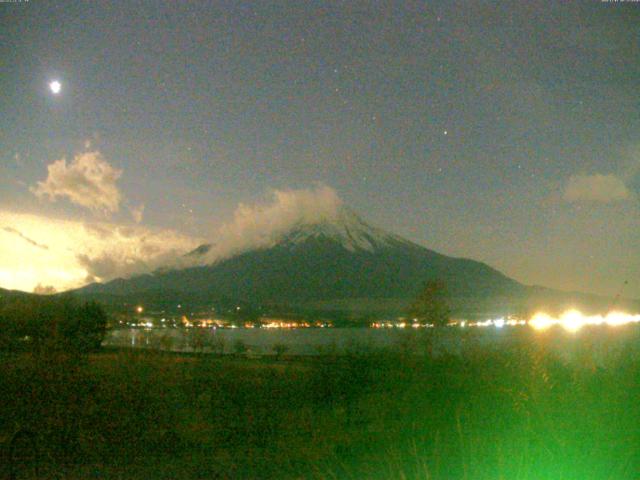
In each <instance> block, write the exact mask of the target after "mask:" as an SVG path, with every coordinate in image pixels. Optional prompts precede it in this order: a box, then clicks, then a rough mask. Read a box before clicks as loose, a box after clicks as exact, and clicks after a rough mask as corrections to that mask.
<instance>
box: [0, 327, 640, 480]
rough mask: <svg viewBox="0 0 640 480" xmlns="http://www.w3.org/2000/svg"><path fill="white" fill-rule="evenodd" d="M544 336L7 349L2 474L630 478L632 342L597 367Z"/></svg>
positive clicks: (635, 471) (638, 400)
mask: <svg viewBox="0 0 640 480" xmlns="http://www.w3.org/2000/svg"><path fill="white" fill-rule="evenodd" d="M592 334H593V335H596V334H608V333H607V332H592ZM618 334H621V333H618ZM550 335H552V333H549V334H546V335H537V336H535V337H534V336H532V335H531V334H530V333H529V332H524V331H523V334H522V336H523V338H522V341H521V342H516V344H515V345H514V346H513V347H510V348H509V349H504V350H502V351H499V352H487V351H482V350H480V349H478V350H477V351H476V352H475V353H473V349H471V351H472V353H470V354H468V355H466V356H465V357H464V358H457V357H442V358H439V359H428V358H425V357H422V356H416V355H413V354H412V347H411V345H410V344H407V346H406V348H403V349H395V350H394V351H379V352H372V351H367V350H366V349H358V348H357V347H355V346H354V348H353V351H352V352H351V353H350V354H349V355H347V356H343V357H332V356H329V355H327V356H323V357H316V358H305V359H302V358H287V357H286V356H285V357H282V358H280V359H277V358H270V359H245V358H231V357H224V358H219V357H215V356H211V355H201V356H198V355H184V354H180V355H177V354H170V353H164V354H163V353H155V352H149V351H147V352H140V351H136V352H127V351H119V352H117V351H112V352H102V353H99V354H93V355H89V356H69V355H65V354H63V353H61V352H58V353H52V352H49V353H46V354H40V355H34V354H12V355H5V356H4V357H2V363H1V365H0V440H1V441H2V455H3V457H2V462H0V464H1V465H2V467H0V468H1V469H3V470H1V471H0V478H3V476H4V477H6V478H10V475H11V470H13V474H14V475H15V478H65V479H67V478H69V479H76V478H77V479H80V478H82V479H86V478H105V479H129V478H131V479H156V478H161V479H189V478H194V479H200V478H202V479H205V478H206V479H215V478H220V479H222V478H234V479H235V478H258V479H269V478H274V479H276V478H277V479H288V478H317V479H364V478H371V479H387V478H390V479H414V478H415V479H443V480H444V479H446V480H451V479H469V480H481V479H491V480H494V479H507V480H514V479H527V480H529V479H531V480H534V479H535V480H544V479H549V480H551V479H553V480H557V479H563V480H567V479H581V480H582V479H589V480H596V479H616V480H620V479H637V478H639V477H638V475H639V473H640V354H639V353H640V349H639V348H638V346H637V345H635V342H636V341H635V340H633V339H632V338H631V337H636V336H635V335H630V340H629V342H627V344H626V347H625V348H622V349H621V350H619V351H616V352H614V353H612V355H611V358H610V359H609V361H608V363H607V365H605V366H603V365H602V364H599V363H598V362H594V361H593V359H592V358H591V353H590V347H589V341H588V335H586V334H585V342H584V347H583V348H581V349H580V350H579V351H577V352H575V355H576V356H577V357H574V358H577V359H578V360H577V361H573V362H572V363H571V364H567V363H565V362H563V361H561V360H560V359H559V358H558V357H556V355H555V354H553V353H551V352H550V350H549V348H548V346H549V345H548V343H549V342H550V340H551V339H550ZM16 432H20V433H18V435H17V436H14V435H15V434H16ZM11 438H14V441H13V443H11ZM10 444H11V445H12V448H9V445H10Z"/></svg>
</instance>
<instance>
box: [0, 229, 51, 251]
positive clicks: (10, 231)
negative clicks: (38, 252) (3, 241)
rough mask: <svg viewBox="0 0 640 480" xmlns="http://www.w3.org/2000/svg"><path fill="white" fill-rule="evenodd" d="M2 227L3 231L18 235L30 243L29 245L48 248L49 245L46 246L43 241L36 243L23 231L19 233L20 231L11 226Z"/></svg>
mask: <svg viewBox="0 0 640 480" xmlns="http://www.w3.org/2000/svg"><path fill="white" fill-rule="evenodd" d="M2 229H3V230H4V231H5V232H8V233H13V234H14V235H17V236H19V237H20V238H21V239H23V240H24V241H25V242H27V243H30V244H31V245H33V246H34V247H38V248H42V249H43V250H48V249H49V247H47V246H46V245H45V244H43V243H38V242H36V241H35V240H33V239H31V238H29V237H27V236H26V235H24V234H23V233H21V232H20V231H18V230H16V229H15V228H12V227H2Z"/></svg>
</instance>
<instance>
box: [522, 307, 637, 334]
mask: <svg viewBox="0 0 640 480" xmlns="http://www.w3.org/2000/svg"><path fill="white" fill-rule="evenodd" d="M628 323H640V314H635V315H632V314H629V313H624V312H609V313H608V314H607V315H606V316H603V315H584V314H583V313H582V312H580V311H578V310H567V311H566V312H564V313H563V314H562V315H560V317H558V318H553V317H550V316H549V315H547V314H546V313H536V314H535V315H534V316H533V317H532V318H531V320H529V325H530V326H531V327H533V328H534V329H536V330H546V329H547V328H549V327H551V326H553V325H560V326H561V327H562V328H564V329H565V330H567V331H569V332H577V331H578V330H580V329H581V328H582V327H584V326H585V325H608V326H611V327H617V326H620V325H626V324H628Z"/></svg>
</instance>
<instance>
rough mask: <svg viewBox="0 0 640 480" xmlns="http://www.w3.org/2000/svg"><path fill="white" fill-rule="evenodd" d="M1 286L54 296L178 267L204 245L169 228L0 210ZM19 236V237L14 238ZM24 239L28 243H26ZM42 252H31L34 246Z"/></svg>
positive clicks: (196, 239) (201, 241)
mask: <svg viewBox="0 0 640 480" xmlns="http://www.w3.org/2000/svg"><path fill="white" fill-rule="evenodd" d="M0 225H11V226H10V227H6V228H0V287H2V288H9V289H18V290H23V291H33V290H34V288H36V287H37V286H38V284H40V285H41V286H42V285H45V286H49V285H50V286H52V287H54V288H56V289H57V290H58V291H62V290H67V289H70V288H76V287H79V286H82V285H84V284H86V283H87V282H88V281H109V280H112V279H114V278H118V277H128V276H131V275H137V274H142V273H148V272H151V271H153V270H155V269H157V268H160V267H176V268H177V267H180V266H182V265H183V261H184V260H183V259H184V254H185V253H187V252H190V251H191V250H193V249H194V248H195V247H197V246H198V245H200V244H202V243H204V241H203V240H202V239H198V238H192V237H189V236H187V235H183V234H181V233H178V232H176V231H173V230H169V229H155V228H148V227H143V226H139V225H120V224H115V223H107V222H90V223H83V222H78V221H71V220H58V219H52V218H48V217H45V216H41V215H31V214H23V213H15V212H9V211H2V210H0ZM16 232H20V233H21V234H22V235H18V234H16ZM25 237H26V238H28V239H30V240H32V242H33V243H31V242H27V241H25ZM42 239H46V242H47V243H46V245H47V247H48V248H47V249H44V248H34V244H39V245H43V242H42Z"/></svg>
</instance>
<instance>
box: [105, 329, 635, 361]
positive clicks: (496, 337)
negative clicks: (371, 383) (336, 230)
mask: <svg viewBox="0 0 640 480" xmlns="http://www.w3.org/2000/svg"><path fill="white" fill-rule="evenodd" d="M523 341H524V344H525V345H526V344H527V343H537V344H538V345H539V346H544V348H545V349H548V350H551V351H555V352H557V353H558V354H560V356H561V357H563V358H565V359H567V360H576V359H579V358H580V355H581V352H583V351H584V350H585V349H587V350H589V352H590V355H591V357H592V358H594V359H596V361H597V362H598V363H605V362H607V361H608V360H609V359H611V358H613V357H615V356H616V355H618V354H620V353H621V352H623V351H625V349H629V348H631V349H635V350H636V351H637V350H639V348H638V347H640V327H639V326H637V325H633V326H628V327H620V328H609V327H602V328H592V329H585V330H584V331H580V332H577V333H568V332H564V331H562V330H560V329H556V330H554V331H549V332H544V333H541V332H534V331H532V330H531V329H530V328H529V327H526V326H522V327H505V328H493V327H491V328H473V329H471V328H467V329H460V328H447V329H443V330H438V331H435V330H434V329H419V330H415V329H373V328H301V329H264V328H260V329H242V328H238V329H203V328H192V329H183V328H158V329H140V328H125V329H115V330H111V331H110V332H108V334H107V337H106V338H105V341H104V343H103V344H104V345H105V346H112V347H129V348H144V349H160V350H171V351H181V352H194V351H203V352H218V353H225V354H229V353H234V352H237V351H238V349H239V347H238V345H239V344H241V345H243V347H244V349H246V353H247V354H248V355H273V354H274V347H275V346H276V345H281V346H283V348H285V349H286V353H287V354H291V355H319V354H327V353H334V354H345V353H347V352H349V351H358V350H360V351H364V350H375V349H379V348H409V349H411V351H413V352H416V353H418V354H425V353H427V352H431V354H433V355H436V356H437V355H442V354H444V353H447V354H453V355H461V354H464V353H465V351H469V350H473V349H478V348H480V349H499V348H503V347H505V346H508V345H512V344H514V343H515V342H523Z"/></svg>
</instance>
